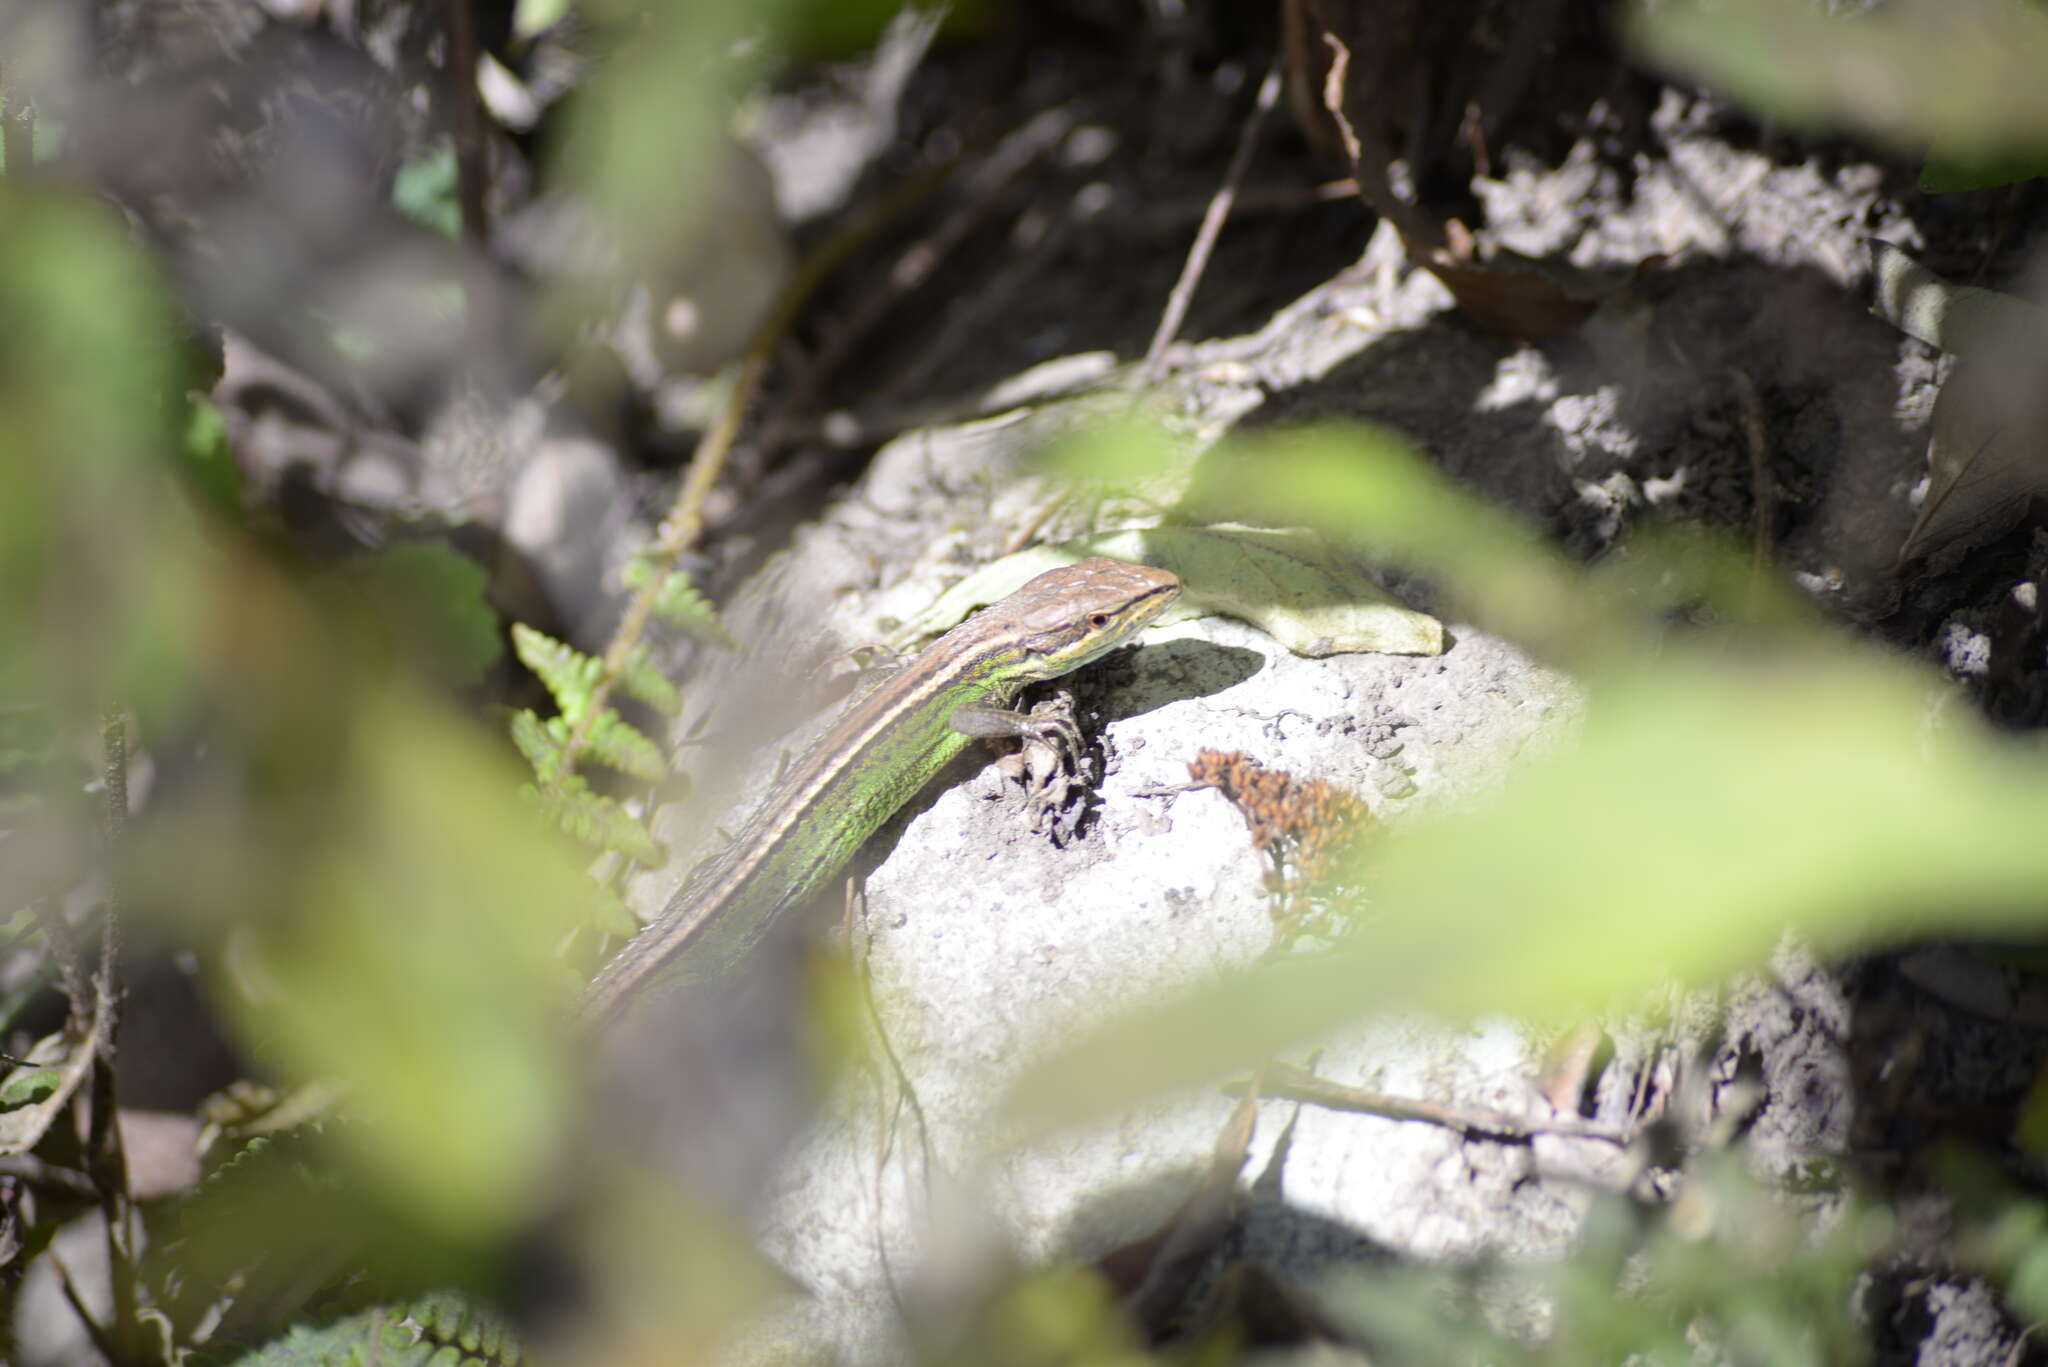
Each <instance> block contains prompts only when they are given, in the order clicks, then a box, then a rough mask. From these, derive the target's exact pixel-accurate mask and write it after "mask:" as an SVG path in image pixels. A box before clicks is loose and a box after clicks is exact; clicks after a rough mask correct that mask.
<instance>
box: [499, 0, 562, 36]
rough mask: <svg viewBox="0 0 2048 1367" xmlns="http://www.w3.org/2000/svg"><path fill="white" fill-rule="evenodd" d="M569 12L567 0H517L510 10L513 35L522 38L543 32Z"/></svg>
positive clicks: (560, 20)
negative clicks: (516, 3)
mask: <svg viewBox="0 0 2048 1367" xmlns="http://www.w3.org/2000/svg"><path fill="white" fill-rule="evenodd" d="M568 13H569V0H519V3H518V5H517V6H516V7H514V9H513V11H512V33H513V36H515V37H517V38H520V39H522V40H524V39H528V38H532V37H534V36H535V35H537V34H541V33H545V32H547V31H548V30H549V29H551V28H553V27H554V26H555V25H556V24H559V23H561V22H562V20H563V18H564V17H565V16H566V15H567V14H568Z"/></svg>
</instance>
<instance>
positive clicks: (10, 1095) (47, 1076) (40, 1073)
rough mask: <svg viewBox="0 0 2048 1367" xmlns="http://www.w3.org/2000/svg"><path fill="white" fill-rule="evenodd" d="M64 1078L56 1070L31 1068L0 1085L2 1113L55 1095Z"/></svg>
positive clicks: (11, 1075) (31, 1104)
mask: <svg viewBox="0 0 2048 1367" xmlns="http://www.w3.org/2000/svg"><path fill="white" fill-rule="evenodd" d="M62 1081H63V1076H62V1074H60V1073H59V1072H58V1071H57V1070H56V1069H55V1068H29V1069H24V1070H21V1071H18V1072H15V1073H12V1074H10V1075H9V1076H8V1078H7V1080H6V1081H5V1082H4V1083H0V1111H15V1110H20V1109H21V1108H22V1107H23V1106H33V1105H34V1104H35V1103H36V1102H38V1101H45V1100H48V1099H49V1098H50V1097H51V1096H53V1095H55V1093H56V1091H57V1087H58V1085H59V1084H60V1083H61V1082H62Z"/></svg>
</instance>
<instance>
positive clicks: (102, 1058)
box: [86, 711, 141, 1362]
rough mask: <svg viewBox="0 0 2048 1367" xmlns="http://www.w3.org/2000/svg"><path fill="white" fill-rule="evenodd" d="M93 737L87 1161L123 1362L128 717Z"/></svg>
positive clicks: (130, 1325)
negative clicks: (98, 801) (97, 761)
mask: <svg viewBox="0 0 2048 1367" xmlns="http://www.w3.org/2000/svg"><path fill="white" fill-rule="evenodd" d="M100 740H101V745H102V747H103V752H104V769H103V771H102V774H101V777H102V780H103V781H104V784H105V789H106V811H105V823H106V845H107V901H106V907H105V909H104V910H103V912H102V920H101V923H100V962H99V970H98V971H97V972H96V973H95V974H94V975H93V1015H94V1017H95V1019H96V1021H97V1024H98V1029H97V1032H96V1034H97V1039H96V1042H95V1051H96V1057H95V1058H94V1059H93V1064H92V1091H91V1093H90V1097H91V1105H92V1122H91V1126H90V1129H89V1131H88V1136H87V1143H86V1167H87V1171H88V1172H90V1173H91V1175H92V1179H93V1185H94V1186H95V1187H96V1188H98V1191H99V1198H100V1212H101V1215H102V1217H103V1218H104V1219H105V1221H106V1226H107V1231H106V1233H107V1269H108V1280H109V1282H110V1284H111V1287H112V1291H113V1299H114V1313H113V1320H112V1323H111V1324H110V1325H109V1326H108V1328H109V1330H110V1331H111V1333H112V1335H113V1337H114V1340H115V1342H116V1343H117V1344H118V1345H119V1346H120V1348H121V1350H122V1351H121V1354H120V1356H119V1357H117V1358H116V1361H120V1362H129V1361H134V1360H136V1359H137V1358H138V1357H139V1355H140V1354H139V1344H140V1338H139V1335H140V1332H141V1323H140V1321H139V1320H137V1318H136V1309H137V1298H136V1276H135V1259H134V1253H135V1249H136V1247H137V1245H138V1238H137V1234H138V1231H137V1229H136V1225H135V1202H134V1200H133V1198H132V1197H131V1196H130V1195H129V1191H128V1158H127V1155H126V1154H125V1153H124V1152H123V1151H122V1148H121V1126H120V1124H119V1121H118V1110H119V1103H118V1101H117V1100H116V1098H115V1087H114V1056H115V1052H116V1046H117V1043H118V1036H119V1034H120V1026H121V989H120V980H119V971H120V962H119V961H120V957H121V915H122V912H123V910H124V908H123V906H122V902H123V896H122V894H123V891H124V889H125V885H126V882H127V879H126V877H125V876H124V871H123V870H124V865H125V863H126V860H127V854H128V738H127V718H126V717H125V716H124V715H123V714H122V713H121V712H119V711H114V712H111V713H109V714H108V716H107V718H106V720H105V722H104V723H103V724H102V726H101V730H100Z"/></svg>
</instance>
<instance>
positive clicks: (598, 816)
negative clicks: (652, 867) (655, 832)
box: [521, 774, 661, 864]
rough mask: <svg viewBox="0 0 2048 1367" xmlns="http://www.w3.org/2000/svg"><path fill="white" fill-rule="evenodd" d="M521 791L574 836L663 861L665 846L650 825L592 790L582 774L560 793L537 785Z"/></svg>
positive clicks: (573, 777) (571, 778)
mask: <svg viewBox="0 0 2048 1367" xmlns="http://www.w3.org/2000/svg"><path fill="white" fill-rule="evenodd" d="M521 791H522V792H523V793H524V794H525V796H526V797H527V798H528V799H530V800H531V801H534V802H537V803H538V804H540V807H541V809H542V810H543V811H545V812H546V813H547V815H548V817H549V819H550V820H552V821H553V822H554V823H555V824H556V825H557V826H559V827H560V828H561V829H562V830H563V831H564V832H565V833H567V834H568V835H570V836H571V837H573V838H574V839H577V840H580V841H582V842H583V843H584V844H586V845H589V846H591V847H593V848H595V849H600V850H610V851H613V852H614V853H617V854H622V855H624V856H626V857H627V858H628V859H632V860H636V861H637V862H639V863H642V864H658V863H660V862H661V846H660V845H658V844H656V843H655V840H654V837H653V836H651V835H649V834H648V833H647V829H646V827H644V826H642V825H641V824H640V823H639V822H638V821H636V820H634V819H633V816H632V814H631V813H630V812H628V811H627V810H626V809H625V808H624V807H621V806H620V805H619V804H618V803H617V802H614V801H613V800H612V799H611V798H608V797H606V796H604V795H603V794H602V793H594V792H592V791H590V785H589V784H587V783H585V782H584V780H583V777H582V775H580V774H571V775H570V776H569V778H568V779H567V780H565V781H564V783H563V785H562V788H561V791H559V792H555V793H543V792H541V791H540V790H539V789H536V788H525V789H522V790H521Z"/></svg>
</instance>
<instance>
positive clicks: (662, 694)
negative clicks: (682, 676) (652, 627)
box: [619, 643, 683, 717]
mask: <svg viewBox="0 0 2048 1367" xmlns="http://www.w3.org/2000/svg"><path fill="white" fill-rule="evenodd" d="M619 687H621V688H623V689H625V690H626V692H627V693H629V694H631V695H632V696H633V697H635V698H638V699H639V700H640V701H641V702H644V703H646V704H647V705H648V706H649V707H651V708H653V709H654V710H655V711H657V712H659V713H661V714H662V715H664V716H669V717H673V716H675V715H676V714H677V713H678V712H680V711H682V710H683V698H682V695H681V694H680V693H678V692H676V686H675V685H674V684H672V683H670V682H669V681H668V675H666V674H664V673H662V672H661V670H660V668H659V667H657V666H656V665H655V663H654V657H653V655H652V653H650V652H649V650H648V649H647V646H646V645H645V644H644V643H643V644H640V645H636V646H634V647H633V649H632V650H630V651H629V652H627V654H626V667H625V668H624V669H622V670H621V671H620V672H619Z"/></svg>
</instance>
